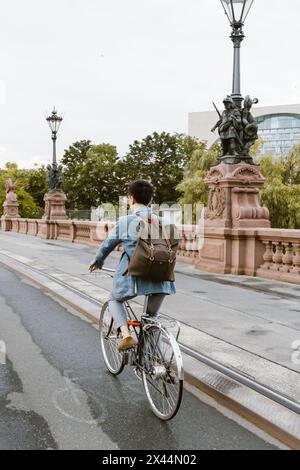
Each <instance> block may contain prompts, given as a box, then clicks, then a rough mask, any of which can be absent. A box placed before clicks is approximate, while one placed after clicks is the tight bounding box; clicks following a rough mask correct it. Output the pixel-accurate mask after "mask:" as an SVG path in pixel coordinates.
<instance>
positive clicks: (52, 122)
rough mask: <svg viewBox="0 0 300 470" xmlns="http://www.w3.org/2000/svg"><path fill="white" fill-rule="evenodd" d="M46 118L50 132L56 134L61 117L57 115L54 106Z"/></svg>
mask: <svg viewBox="0 0 300 470" xmlns="http://www.w3.org/2000/svg"><path fill="white" fill-rule="evenodd" d="M46 120H47V122H48V124H49V127H50V129H51V131H52V134H57V132H58V130H59V128H60V125H61V123H62V120H63V118H62V117H60V116H58V114H57V110H56V109H55V108H54V109H53V111H52V114H51V116H49V117H47V119H46Z"/></svg>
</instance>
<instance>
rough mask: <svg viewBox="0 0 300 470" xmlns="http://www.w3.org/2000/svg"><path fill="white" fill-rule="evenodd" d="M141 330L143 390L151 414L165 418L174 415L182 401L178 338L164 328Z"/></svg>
mask: <svg viewBox="0 0 300 470" xmlns="http://www.w3.org/2000/svg"><path fill="white" fill-rule="evenodd" d="M144 333H145V334H144V340H143V351H142V352H143V368H142V379H143V385H144V389H145V392H146V396H147V398H148V401H149V404H150V407H151V409H152V411H153V413H154V414H155V415H156V416H157V417H158V418H160V419H162V420H164V421H168V420H170V419H172V418H174V416H175V415H176V414H177V412H178V410H179V407H180V404H181V400H182V392H183V376H184V372H183V363H182V355H181V352H180V349H179V346H178V343H177V341H176V340H175V338H174V336H173V335H172V334H171V333H169V332H168V331H167V330H165V329H163V328H161V327H159V326H151V327H149V328H146V329H145V331H144Z"/></svg>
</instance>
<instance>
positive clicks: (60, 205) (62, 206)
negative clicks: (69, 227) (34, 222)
mask: <svg viewBox="0 0 300 470" xmlns="http://www.w3.org/2000/svg"><path fill="white" fill-rule="evenodd" d="M66 200H67V196H66V195H65V193H64V192H63V191H50V192H49V193H47V194H45V197H44V201H45V212H44V216H43V220H67V219H68V216H67V213H66Z"/></svg>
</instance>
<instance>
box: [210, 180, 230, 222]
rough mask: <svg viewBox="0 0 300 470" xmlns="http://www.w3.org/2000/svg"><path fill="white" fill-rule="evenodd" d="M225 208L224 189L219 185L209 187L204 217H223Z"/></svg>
mask: <svg viewBox="0 0 300 470" xmlns="http://www.w3.org/2000/svg"><path fill="white" fill-rule="evenodd" d="M225 209H226V189H224V188H220V187H217V186H216V187H214V188H211V189H210V191H209V196H208V207H207V211H206V218H209V219H216V218H221V219H222V218H224V212H225Z"/></svg>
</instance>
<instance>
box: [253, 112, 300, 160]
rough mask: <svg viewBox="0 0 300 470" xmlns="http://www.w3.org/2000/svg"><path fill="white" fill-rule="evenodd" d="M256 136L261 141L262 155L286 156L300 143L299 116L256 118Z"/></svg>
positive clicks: (280, 115) (271, 115)
mask: <svg viewBox="0 0 300 470" xmlns="http://www.w3.org/2000/svg"><path fill="white" fill-rule="evenodd" d="M256 122H257V124H258V135H259V137H260V138H262V140H263V147H262V150H261V153H262V154H266V153H272V154H273V155H283V154H287V153H288V152H289V151H290V150H291V148H292V147H293V146H294V145H295V144H297V143H299V142H300V115H299V114H270V115H266V116H259V117H257V118H256Z"/></svg>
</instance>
